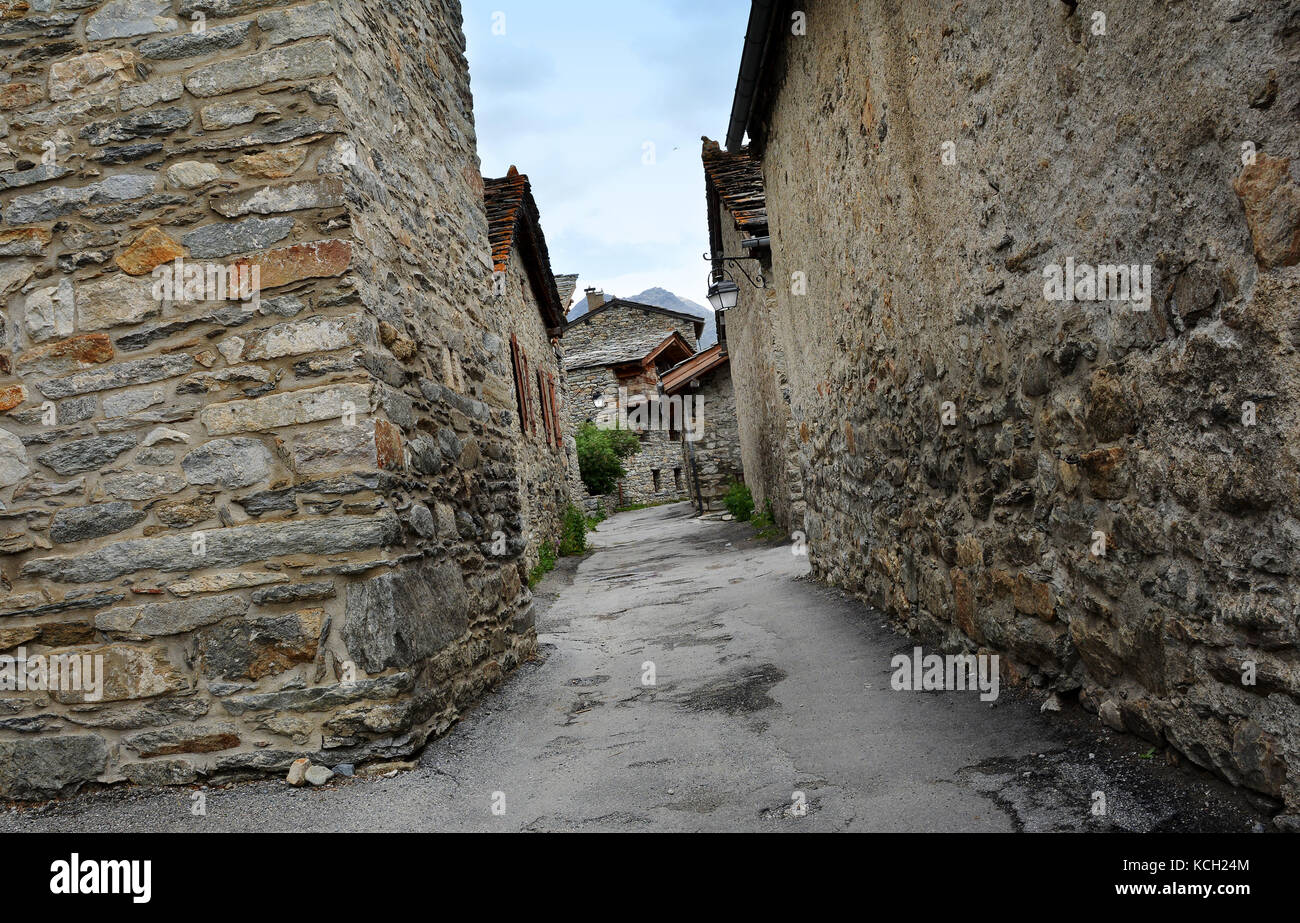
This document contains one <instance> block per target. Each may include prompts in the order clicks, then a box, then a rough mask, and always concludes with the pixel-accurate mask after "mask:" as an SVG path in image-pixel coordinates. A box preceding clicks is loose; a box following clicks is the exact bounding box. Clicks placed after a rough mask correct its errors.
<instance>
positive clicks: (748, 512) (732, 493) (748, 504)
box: [722, 481, 754, 522]
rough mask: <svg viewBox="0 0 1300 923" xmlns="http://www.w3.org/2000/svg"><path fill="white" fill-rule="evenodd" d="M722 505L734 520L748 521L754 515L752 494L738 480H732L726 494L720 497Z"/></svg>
mask: <svg viewBox="0 0 1300 923" xmlns="http://www.w3.org/2000/svg"><path fill="white" fill-rule="evenodd" d="M722 505H723V506H725V507H726V508H727V512H728V513H730V514H731V515H732V517H733V518H734V519H735V520H736V522H749V520H750V518H751V517H752V516H753V515H754V495H753V494H752V493H750V492H749V488H748V487H746V486H745V485H744V484H743V483H741V482H740V481H735V482H733V483H732V485H731V487H730V488H728V490H727V494H726V496H724V497H723V498H722Z"/></svg>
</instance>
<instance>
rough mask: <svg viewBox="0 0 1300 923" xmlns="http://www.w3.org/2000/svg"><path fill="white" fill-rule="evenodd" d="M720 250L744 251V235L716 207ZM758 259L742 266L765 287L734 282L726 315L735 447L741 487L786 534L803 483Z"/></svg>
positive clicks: (770, 291) (796, 523)
mask: <svg viewBox="0 0 1300 923" xmlns="http://www.w3.org/2000/svg"><path fill="white" fill-rule="evenodd" d="M719 211H720V215H719V224H720V229H721V234H722V241H723V247H724V249H723V252H724V253H727V254H735V253H742V252H744V251H743V250H742V248H741V241H742V240H743V239H744V238H745V236H746V235H744V234H742V233H741V232H740V231H739V230H737V228H736V224H735V222H734V221H733V220H731V216H730V215H729V214H728V212H727V210H726V209H725V207H720V209H719ZM759 252H760V254H761V257H762V258H761V261H760V262H757V263H754V262H748V263H746V264H745V265H746V268H747V269H748V270H749V272H751V273H755V272H759V273H762V275H763V281H764V283H765V285H764V286H763V287H762V288H755V287H754V286H752V285H750V284H749V283H748V282H747V281H745V280H744V279H743V278H739V276H738V278H739V283H740V294H739V295H738V297H737V299H736V306H735V307H734V308H732V309H731V310H730V311H728V312H727V321H726V326H727V351H728V354H729V355H730V356H731V361H730V366H731V376H732V380H733V383H734V386H735V387H734V394H735V402H736V408H737V420H736V438H737V440H738V443H739V447H740V458H741V462H742V468H743V470H744V472H745V484H746V485H747V486H748V487H749V489H750V492H751V493H752V494H753V495H754V507H755V509H758V510H764V509H766V508H767V504H768V503H769V502H770V503H771V504H772V513H773V516H774V518H775V520H776V523H777V525H778V526H779V527H780V528H781V529H782V530H784V531H785V532H787V533H791V532H793V531H795V530H797V529H799V528H801V527H802V524H803V479H802V477H801V476H800V473H799V453H798V448H797V438H796V432H795V427H794V421H793V418H792V417H791V415H790V385H789V380H788V379H787V377H786V372H785V364H786V363H785V348H784V347H783V345H782V338H781V337H778V336H777V335H776V330H775V328H774V326H773V318H774V315H775V308H776V290H775V288H774V287H773V285H774V284H775V283H774V281H773V277H772V263H771V253H770V251H767V250H761V251H759Z"/></svg>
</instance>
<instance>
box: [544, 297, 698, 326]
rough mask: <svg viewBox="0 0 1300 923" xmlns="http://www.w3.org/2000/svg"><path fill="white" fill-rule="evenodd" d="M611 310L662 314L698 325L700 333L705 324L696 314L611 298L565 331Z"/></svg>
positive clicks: (571, 324)
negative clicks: (627, 309)
mask: <svg viewBox="0 0 1300 923" xmlns="http://www.w3.org/2000/svg"><path fill="white" fill-rule="evenodd" d="M613 308H636V309H638V310H641V311H650V312H652V313H654V314H663V315H665V316H667V317H675V318H678V319H680V320H687V321H690V322H691V323H693V324H698V325H699V326H700V329H701V331H702V330H703V328H704V323H705V319H704V318H703V317H700V316H699V315H698V314H687V313H685V312H683V311H673V310H671V309H670V308H660V307H658V306H656V305H652V304H642V303H641V302H639V301H628V300H627V299H626V298H611V299H609V300H608V301H606V302H605V303H604V304H603V305H601V306H600V307H599V308H596V309H594V310H591V311H588V312H587V313H586V314H584V315H582V316H581V317H578V318H575V319H574V320H571V321H569V325H568V327H566V328H565V329H566V330H567V329H569V327H574V326H576V325H578V324H581V323H583V322H585V321H588V320H590V319H591V318H593V317H595V316H596V315H597V314H600V313H602V312H603V311H609V310H611V309H613Z"/></svg>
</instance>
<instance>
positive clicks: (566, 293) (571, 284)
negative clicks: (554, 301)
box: [555, 273, 578, 311]
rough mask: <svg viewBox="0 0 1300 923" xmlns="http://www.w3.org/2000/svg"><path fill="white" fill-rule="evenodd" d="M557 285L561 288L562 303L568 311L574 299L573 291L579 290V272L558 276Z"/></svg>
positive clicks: (556, 278)
mask: <svg viewBox="0 0 1300 923" xmlns="http://www.w3.org/2000/svg"><path fill="white" fill-rule="evenodd" d="M555 286H556V288H558V289H559V290H560V304H561V305H562V306H563V307H564V309H565V310H566V311H567V310H568V309H569V304H570V302H572V301H573V293H574V292H576V291H577V290H578V274H577V273H573V274H572V275H564V276H556V277H555Z"/></svg>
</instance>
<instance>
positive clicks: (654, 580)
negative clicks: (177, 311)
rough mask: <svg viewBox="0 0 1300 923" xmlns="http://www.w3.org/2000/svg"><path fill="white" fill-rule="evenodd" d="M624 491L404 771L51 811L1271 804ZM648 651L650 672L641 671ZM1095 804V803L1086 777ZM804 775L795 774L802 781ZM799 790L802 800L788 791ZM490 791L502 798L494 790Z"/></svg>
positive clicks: (946, 820) (199, 822)
mask: <svg viewBox="0 0 1300 923" xmlns="http://www.w3.org/2000/svg"><path fill="white" fill-rule="evenodd" d="M692 514H693V510H692V509H691V507H690V506H689V505H678V506H671V507H659V508H656V509H651V510H644V511H641V512H636V513H627V514H622V515H620V516H617V517H614V518H613V519H611V520H609V521H607V522H605V523H603V524H602V525H601V526H600V530H599V532H598V533H596V534H595V535H593V536H592V537H591V538H592V544H593V547H594V549H595V551H594V553H592V554H590V555H589V556H588V557H586V558H584V559H582V560H577V559H568V560H566V561H564V562H562V564H561V566H560V568H559V569H558V570H557V571H556V572H555V573H553V574H552V575H551V576H550V577H549V578H548V579H547V580H546V581H545V582H544V583H543V584H542V585H541V586H540V587H539V588H538V604H539V616H538V632H539V637H540V641H541V652H540V655H539V657H538V658H537V659H536V660H535V661H533V662H530V663H528V664H526V665H525V666H523V667H522V668H521V669H520V670H519V671H517V672H516V673H515V674H514V675H513V676H512V677H510V678H509V679H508V680H507V681H506V683H504V684H503V686H502V687H501V688H500V689H499V690H498V691H497V692H495V693H494V694H492V695H491V696H489V697H488V698H487V699H486V700H485V701H484V702H483V703H482V704H481V705H479V706H478V707H477V708H476V709H475V710H474V711H473V712H471V713H470V714H469V715H468V716H467V717H466V719H465V720H464V721H462V722H461V723H460V724H459V725H457V726H456V727H455V728H453V729H452V731H451V732H450V733H448V734H447V735H446V736H445V737H443V738H442V739H440V740H438V741H435V742H434V743H432V744H430V745H429V747H428V748H427V749H426V750H425V751H424V753H423V754H422V756H421V757H420V758H419V760H418V765H416V766H415V768H414V769H411V770H409V771H401V772H398V773H396V774H394V775H391V776H390V777H369V778H356V779H348V780H343V779H339V780H337V781H336V782H334V783H331V784H329V785H327V786H325V787H322V788H319V789H295V788H290V787H289V786H287V785H286V784H284V783H283V782H280V781H266V782H257V783H243V784H235V785H230V786H226V787H208V788H204V789H203V790H202V791H203V793H204V797H205V800H206V810H207V814H206V816H195V815H193V814H191V805H192V804H193V800H192V799H193V796H194V792H195V791H197V790H198V789H185V790H174V789H173V790H142V789H130V788H114V789H109V790H104V791H99V792H88V793H84V794H82V795H80V796H77V797H75V798H73V799H71V800H68V801H66V802H60V803H55V804H49V805H44V806H39V807H26V808H11V809H8V810H6V811H4V812H3V813H0V829H2V830H11V831H16V830H49V831H76V832H82V831H126V832H130V831H176V832H183V831H194V832H204V831H321V832H331V831H373V832H386V831H836V830H847V831H1016V830H1025V831H1051V830H1081V831H1082V830H1131V831H1163V832H1185V831H1228V832H1245V831H1248V830H1250V829H1252V827H1253V826H1254V825H1255V824H1257V823H1259V822H1261V821H1265V822H1266V817H1265V814H1264V811H1263V807H1264V806H1258V807H1257V806H1255V805H1253V804H1252V803H1251V802H1250V801H1248V800H1247V797H1246V796H1245V795H1243V794H1242V793H1240V792H1237V791H1234V790H1232V789H1230V788H1228V787H1227V786H1226V785H1224V784H1222V783H1220V782H1218V781H1217V780H1215V779H1213V778H1212V777H1210V776H1208V775H1206V774H1204V773H1202V772H1200V771H1199V770H1195V769H1192V768H1186V767H1184V768H1176V767H1174V766H1171V765H1168V764H1167V763H1166V761H1165V757H1164V754H1163V753H1162V752H1160V751H1153V750H1152V748H1151V747H1150V745H1148V744H1146V743H1144V742H1142V741H1138V740H1136V739H1134V738H1130V737H1126V736H1123V735H1116V734H1113V733H1112V732H1110V731H1108V730H1106V729H1104V728H1102V727H1101V725H1100V724H1099V723H1098V722H1097V720H1096V718H1095V717H1094V716H1087V715H1085V714H1083V713H1082V712H1081V711H1078V710H1077V709H1076V710H1073V711H1071V709H1070V707H1068V706H1067V710H1066V712H1063V713H1062V714H1060V715H1056V716H1045V715H1042V714H1040V712H1039V704H1040V698H1039V696H1038V695H1037V694H1035V693H1033V692H1031V691H1024V690H1016V689H1010V688H1008V687H1006V686H1003V688H1002V695H1001V698H1000V699H999V700H998V701H997V702H996V703H993V704H992V705H990V704H989V703H985V702H981V701H980V700H979V695H978V693H961V692H953V693H946V692H895V691H893V690H891V688H890V683H889V680H890V675H891V670H890V660H891V658H892V657H893V655H894V654H896V653H900V652H909V651H910V650H911V649H912V647H913V645H912V643H911V642H910V641H909V640H908V639H907V638H906V637H904V636H902V635H899V634H896V633H895V632H894V631H893V630H892V629H890V628H889V627H887V626H885V625H884V624H883V619H882V617H881V616H880V615H879V614H878V613H876V612H873V611H872V610H870V609H869V608H866V607H864V606H863V605H862V604H860V603H859V602H856V601H854V600H852V599H849V598H847V597H845V596H843V595H842V594H840V593H839V592H837V591H835V590H832V589H829V588H826V587H824V586H821V585H820V584H818V583H816V582H814V581H812V580H811V579H810V578H809V577H808V576H807V571H808V564H807V559H806V558H800V557H795V556H794V555H793V554H792V553H791V549H790V546H789V545H788V544H774V543H769V542H760V541H758V540H756V539H754V537H753V530H752V528H751V527H749V526H748V525H745V524H740V523H724V522H720V521H709V520H699V519H695V518H693V517H692ZM651 670H653V673H654V677H653V679H654V684H653V685H649V684H646V683H645V682H643V680H645V679H647V678H648V673H649V671H651ZM1096 792H1101V793H1103V794H1104V795H1105V801H1106V813H1105V815H1103V816H1094V814H1093V807H1094V804H1096V803H1097V802H1096V799H1095V796H1094V793H1096ZM796 793H802V798H800V796H799V795H798V794H796ZM799 804H802V805H804V806H806V810H805V809H801V808H799V807H798V805H799ZM494 806H495V807H497V808H498V809H500V808H501V807H504V813H494V810H493V808H494Z"/></svg>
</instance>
